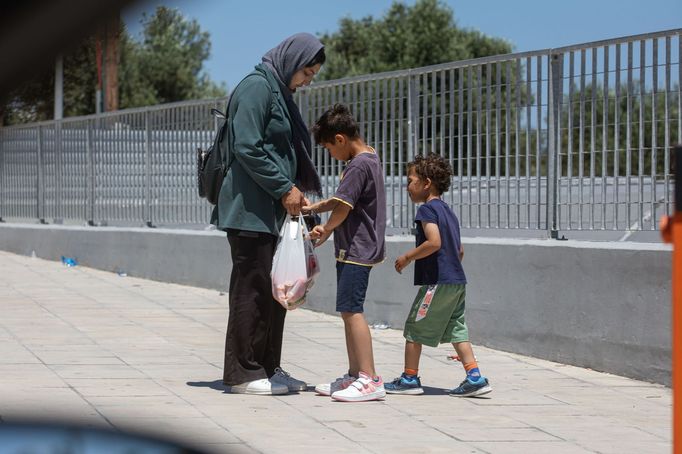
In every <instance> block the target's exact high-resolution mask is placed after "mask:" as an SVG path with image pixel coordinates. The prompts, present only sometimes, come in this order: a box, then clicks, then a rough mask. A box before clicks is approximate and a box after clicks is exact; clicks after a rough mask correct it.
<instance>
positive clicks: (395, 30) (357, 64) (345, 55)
mask: <svg viewBox="0 0 682 454" xmlns="http://www.w3.org/2000/svg"><path fill="white" fill-rule="evenodd" d="M321 40H322V42H324V43H325V47H326V50H327V63H326V64H325V65H324V67H323V70H322V72H321V73H320V77H321V78H322V79H327V80H328V79H338V78H342V77H346V76H354V75H358V74H370V73H376V72H381V71H391V70H397V69H406V68H416V67H420V66H428V65H433V64H438V63H444V62H449V61H455V60H463V59H469V58H477V57H484V56H488V55H499V54H506V53H509V52H511V50H512V46H511V44H510V43H508V42H507V41H505V40H502V39H499V38H492V37H489V36H486V35H483V34H482V33H480V32H478V31H474V30H467V29H463V28H460V27H458V26H457V25H456V23H455V19H454V13H453V11H452V9H450V8H449V7H448V6H447V5H445V4H443V3H442V2H440V1H438V0H418V1H417V2H416V3H415V4H414V5H413V6H407V5H405V4H404V3H402V2H400V1H396V2H394V3H393V4H392V5H391V7H390V8H389V10H388V11H387V12H386V14H385V15H384V16H383V17H382V18H379V19H375V18H373V17H372V16H367V17H365V18H362V19H358V20H354V19H351V18H349V17H346V18H343V19H341V20H340V21H339V30H338V31H337V32H335V33H328V34H323V35H322V36H321Z"/></svg>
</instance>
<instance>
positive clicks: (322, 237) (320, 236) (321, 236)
mask: <svg viewBox="0 0 682 454" xmlns="http://www.w3.org/2000/svg"><path fill="white" fill-rule="evenodd" d="M331 234H332V231H331V230H327V229H325V228H324V226H323V225H316V226H315V227H313V230H312V231H311V232H310V238H312V239H313V240H317V241H316V242H315V247H316V248H317V247H320V246H321V245H322V243H324V242H325V241H327V239H328V238H329V236H330V235H331Z"/></svg>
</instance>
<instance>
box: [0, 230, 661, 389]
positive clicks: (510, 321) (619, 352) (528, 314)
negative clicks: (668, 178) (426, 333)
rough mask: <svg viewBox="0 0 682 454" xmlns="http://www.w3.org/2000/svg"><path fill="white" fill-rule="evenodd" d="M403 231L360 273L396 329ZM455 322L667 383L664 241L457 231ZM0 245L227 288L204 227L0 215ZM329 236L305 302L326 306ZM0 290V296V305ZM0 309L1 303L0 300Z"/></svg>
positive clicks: (404, 288)
mask: <svg viewBox="0 0 682 454" xmlns="http://www.w3.org/2000/svg"><path fill="white" fill-rule="evenodd" d="M413 242H414V240H413V239H412V238H409V237H389V238H388V242H387V255H388V257H387V259H386V262H385V263H384V264H382V265H380V266H377V267H375V269H374V270H373V271H372V274H371V277H370V289H369V292H368V298H367V299H368V303H367V304H366V315H367V318H368V321H369V322H370V323H374V322H385V323H388V324H389V325H390V326H391V327H394V328H401V327H402V323H403V321H404V318H405V316H406V314H407V311H408V308H409V306H410V304H411V302H412V298H413V296H414V294H415V292H416V290H415V287H414V286H413V285H412V268H411V267H410V268H408V269H407V270H406V271H404V272H403V275H398V274H397V273H396V272H395V270H394V269H393V262H394V260H395V258H396V257H397V256H398V255H400V254H401V253H402V252H404V251H405V250H407V248H409V247H412V245H413ZM464 244H465V250H466V255H465V258H464V266H465V271H466V273H467V278H468V280H469V285H468V286H467V303H468V305H467V320H468V324H469V330H470V334H471V340H472V341H473V342H474V343H475V344H479V345H485V346H488V347H492V348H496V349H500V350H505V351H510V352H515V353H521V354H525V355H530V356H536V357H539V358H544V359H549V360H552V361H556V362H560V363H565V364H573V365H577V366H581V367H589V368H592V369H595V370H599V371H605V372H611V373H614V374H618V375H623V376H628V377H633V378H638V379H642V380H647V381H652V382H657V383H663V384H666V385H670V382H671V322H670V314H671V306H670V304H671V281H670V279H671V252H670V251H671V249H670V248H669V247H668V246H666V245H661V244H649V243H620V242H599V243H597V242H580V241H552V240H509V239H505V240H496V239H491V238H465V239H464ZM0 249H1V250H5V251H10V252H14V253H17V254H23V255H31V254H32V253H35V255H36V256H37V257H40V258H44V259H48V260H59V259H60V257H61V256H62V255H64V256H68V257H75V258H76V259H77V260H78V262H79V264H80V265H82V266H89V267H93V268H98V269H102V270H107V271H123V272H125V273H126V274H128V275H129V276H136V277H143V278H148V279H154V280H158V281H164V282H175V283H179V284H187V285H194V286H200V287H206V288H215V289H220V290H226V289H227V283H228V275H229V269H230V266H231V262H230V259H229V249H228V244H227V240H226V239H225V235H224V234H223V233H221V232H215V231H179V230H163V229H119V228H108V227H67V226H43V225H27V224H0ZM332 252H333V251H332V246H331V244H329V243H328V244H326V245H324V246H322V247H321V248H320V249H319V255H320V261H321V263H322V265H323V272H322V274H321V275H320V277H319V278H318V280H317V282H316V285H315V287H314V289H313V291H312V294H311V296H310V298H309V300H308V302H307V307H308V308H309V309H313V310H318V311H323V312H328V313H334V298H335V292H336V274H335V269H334V265H333V254H332ZM1 298H2V296H1V295H0V304H1ZM0 311H1V305H0Z"/></svg>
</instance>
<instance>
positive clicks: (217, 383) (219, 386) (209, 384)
mask: <svg viewBox="0 0 682 454" xmlns="http://www.w3.org/2000/svg"><path fill="white" fill-rule="evenodd" d="M187 386H194V387H196V388H211V389H215V390H216V391H223V392H224V393H226V394H229V393H230V387H229V386H226V385H223V381H222V380H213V381H188V382H187Z"/></svg>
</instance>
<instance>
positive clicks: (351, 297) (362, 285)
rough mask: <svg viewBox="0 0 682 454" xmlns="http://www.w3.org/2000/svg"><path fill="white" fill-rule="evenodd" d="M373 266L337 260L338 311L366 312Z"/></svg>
mask: <svg viewBox="0 0 682 454" xmlns="http://www.w3.org/2000/svg"><path fill="white" fill-rule="evenodd" d="M370 271H372V267H371V266H363V265H355V264H353V263H344V262H336V311H337V312H352V313H362V312H364V308H363V306H364V305H365V294H366V293H367V284H368V283H369V272H370Z"/></svg>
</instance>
